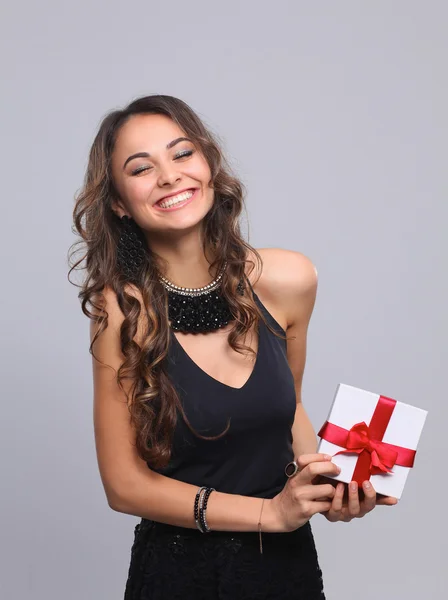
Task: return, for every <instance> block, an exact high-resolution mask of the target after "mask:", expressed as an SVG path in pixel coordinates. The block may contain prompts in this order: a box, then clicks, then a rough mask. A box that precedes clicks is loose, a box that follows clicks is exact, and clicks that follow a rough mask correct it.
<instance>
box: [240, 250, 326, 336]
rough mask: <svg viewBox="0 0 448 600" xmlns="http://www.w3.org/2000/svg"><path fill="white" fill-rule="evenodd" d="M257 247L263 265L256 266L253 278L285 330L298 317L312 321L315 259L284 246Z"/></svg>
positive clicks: (295, 322) (270, 309) (315, 286)
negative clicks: (259, 268) (259, 267)
mask: <svg viewBox="0 0 448 600" xmlns="http://www.w3.org/2000/svg"><path fill="white" fill-rule="evenodd" d="M256 250H257V252H258V253H259V254H260V257H261V259H262V261H263V266H262V269H261V271H260V270H258V269H257V268H256V269H254V271H253V273H252V274H251V276H250V279H251V283H253V284H254V286H255V287H254V289H255V291H256V293H257V294H258V296H259V297H260V299H261V301H262V302H263V304H265V305H266V308H267V309H268V310H269V311H270V312H272V314H273V316H274V317H275V318H276V320H277V321H278V322H279V323H280V325H282V327H283V328H284V329H285V330H286V329H288V328H290V327H293V326H294V325H295V324H297V322H298V321H301V322H302V323H303V321H304V320H305V321H309V319H310V317H311V313H312V311H313V307H314V303H315V299H316V292H317V285H318V274H317V269H316V267H315V265H314V263H313V262H312V260H311V259H310V258H309V257H308V256H306V255H305V254H302V253H301V252H298V251H295V250H287V249H284V248H257V249H256ZM250 258H251V259H252V260H254V262H255V263H256V261H255V259H253V257H250Z"/></svg>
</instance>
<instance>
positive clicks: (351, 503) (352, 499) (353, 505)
mask: <svg viewBox="0 0 448 600" xmlns="http://www.w3.org/2000/svg"><path fill="white" fill-rule="evenodd" d="M360 509H361V507H360V505H359V494H358V483H357V482H356V481H351V482H350V484H349V486H348V512H349V513H350V515H351V516H352V517H356V516H358V515H359V513H360Z"/></svg>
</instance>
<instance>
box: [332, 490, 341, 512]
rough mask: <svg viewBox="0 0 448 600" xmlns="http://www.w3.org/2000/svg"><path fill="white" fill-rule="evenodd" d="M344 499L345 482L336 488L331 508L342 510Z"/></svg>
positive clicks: (337, 510)
mask: <svg viewBox="0 0 448 600" xmlns="http://www.w3.org/2000/svg"><path fill="white" fill-rule="evenodd" d="M343 499H344V484H343V483H338V485H337V486H336V490H335V495H334V496H333V502H332V506H331V509H332V510H333V511H335V512H340V511H341V510H342V505H343Z"/></svg>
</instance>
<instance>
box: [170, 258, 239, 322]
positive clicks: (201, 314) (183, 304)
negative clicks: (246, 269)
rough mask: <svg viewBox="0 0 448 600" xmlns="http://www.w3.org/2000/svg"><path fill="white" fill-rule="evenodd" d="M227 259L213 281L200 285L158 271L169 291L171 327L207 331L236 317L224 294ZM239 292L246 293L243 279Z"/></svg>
mask: <svg viewBox="0 0 448 600" xmlns="http://www.w3.org/2000/svg"><path fill="white" fill-rule="evenodd" d="M226 266H227V262H225V263H224V267H223V268H222V270H221V272H220V273H219V275H218V276H217V277H216V279H214V280H213V281H212V282H211V283H209V284H207V285H205V286H204V287H201V288H186V287H180V286H178V285H175V284H174V283H172V282H171V281H169V280H168V279H166V277H163V276H162V275H159V280H160V282H161V283H162V284H163V285H164V287H165V288H166V289H167V291H168V317H169V320H170V321H171V329H173V330H174V331H182V332H184V333H208V332H210V331H215V330H216V329H219V328H221V327H225V326H226V325H227V324H228V323H229V322H230V321H233V319H234V318H235V317H234V316H233V315H232V313H231V311H230V308H229V303H228V302H227V300H226V299H225V298H224V296H223V295H222V294H221V291H220V287H221V279H222V277H223V274H224V271H225V268H226ZM237 291H238V293H239V294H241V295H242V294H243V293H244V288H243V284H242V280H241V281H240V283H239V284H238V287H237Z"/></svg>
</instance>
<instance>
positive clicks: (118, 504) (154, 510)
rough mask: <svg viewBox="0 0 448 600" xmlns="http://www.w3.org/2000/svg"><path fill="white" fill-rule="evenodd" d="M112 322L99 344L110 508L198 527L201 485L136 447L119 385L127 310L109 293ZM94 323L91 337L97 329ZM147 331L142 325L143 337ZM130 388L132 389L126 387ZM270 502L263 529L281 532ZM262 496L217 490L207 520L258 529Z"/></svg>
mask: <svg viewBox="0 0 448 600" xmlns="http://www.w3.org/2000/svg"><path fill="white" fill-rule="evenodd" d="M104 295H105V298H106V303H105V309H106V311H107V312H108V314H109V324H108V327H107V329H106V330H105V331H103V332H102V334H101V335H100V336H99V338H98V339H97V340H96V342H95V345H94V348H93V349H94V352H95V354H96V356H97V357H98V358H99V359H100V361H102V362H103V363H106V365H110V366H111V367H113V369H111V368H110V367H107V366H104V365H102V364H101V363H100V362H98V361H97V360H95V358H93V359H92V360H93V381H94V431H95V445H96V453H97V459H98V467H99V471H100V475H101V479H102V483H103V487H104V490H105V493H106V497H107V501H108V504H109V506H110V507H111V508H112V509H113V510H115V511H118V512H123V513H126V514H131V515H135V516H138V517H143V518H145V519H150V520H155V521H160V522H162V523H169V524H170V525H179V526H181V527H188V528H196V524H195V521H194V515H193V506H194V500H195V496H196V492H197V490H198V486H196V485H190V484H188V483H183V482H180V481H178V480H175V479H173V478H170V477H166V476H164V475H161V474H159V473H156V472H155V471H153V470H151V469H149V468H148V466H147V464H146V462H145V461H143V460H142V459H141V458H140V457H139V456H138V454H137V451H136V449H135V447H134V445H133V444H134V441H135V432H134V430H133V428H132V426H131V423H130V416H129V410H128V407H127V400H126V396H125V394H124V392H123V391H122V390H121V389H120V388H119V386H118V385H117V383H116V370H117V369H118V367H119V366H120V365H121V363H122V362H123V360H124V356H123V355H122V353H121V348H120V342H119V329H120V326H121V323H122V321H123V318H124V316H123V314H122V312H121V310H120V308H119V306H118V303H117V300H116V296H115V293H114V292H112V291H110V290H107V291H105V292H104ZM95 327H96V326H95V324H94V323H93V321H92V322H91V326H90V334H91V339H92V337H93V334H94V331H95ZM139 335H142V329H141V328H139V332H138V333H137V337H136V341H137V343H138V342H139V339H138V336H139ZM125 389H126V387H125ZM268 503H269V501H268V500H267V501H265V506H264V510H263V518H262V527H263V531H267V532H270V531H280V530H281V527H280V526H279V525H278V524H277V519H276V517H275V515H273V514H272V512H271V511H269V510H268V508H267V504H268ZM261 504H262V500H261V499H260V498H255V497H250V496H240V495H237V494H225V493H222V492H219V491H214V492H213V493H212V494H211V496H210V499H209V501H208V505H207V523H208V525H209V527H210V528H211V529H212V530H213V529H214V530H223V531H257V530H258V519H259V515H260V510H261Z"/></svg>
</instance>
